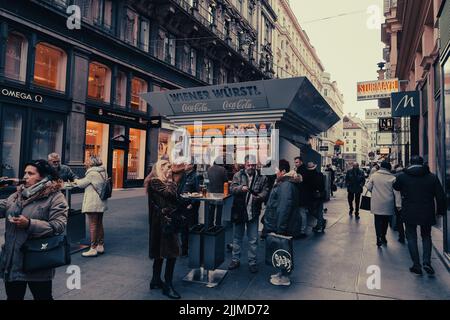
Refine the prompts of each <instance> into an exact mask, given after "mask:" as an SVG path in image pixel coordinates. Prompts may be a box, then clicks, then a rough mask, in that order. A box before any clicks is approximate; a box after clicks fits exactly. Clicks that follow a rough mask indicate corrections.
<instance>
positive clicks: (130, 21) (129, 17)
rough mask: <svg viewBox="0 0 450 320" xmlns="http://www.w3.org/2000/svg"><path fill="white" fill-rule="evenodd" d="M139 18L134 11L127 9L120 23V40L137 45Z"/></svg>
mask: <svg viewBox="0 0 450 320" xmlns="http://www.w3.org/2000/svg"><path fill="white" fill-rule="evenodd" d="M138 27H139V18H138V15H137V13H136V12H134V11H133V10H130V9H127V11H126V14H125V16H124V20H123V25H122V40H124V41H125V42H128V43H130V44H132V45H133V46H136V45H137V41H138Z"/></svg>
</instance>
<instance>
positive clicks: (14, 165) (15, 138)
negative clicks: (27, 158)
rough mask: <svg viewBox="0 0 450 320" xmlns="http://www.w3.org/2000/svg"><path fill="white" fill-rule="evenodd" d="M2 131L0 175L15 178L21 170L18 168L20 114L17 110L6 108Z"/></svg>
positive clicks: (20, 134) (20, 132)
mask: <svg viewBox="0 0 450 320" xmlns="http://www.w3.org/2000/svg"><path fill="white" fill-rule="evenodd" d="M2 131H3V132H0V134H3V140H2V160H1V164H2V168H3V170H1V169H2V168H0V175H2V176H6V177H13V178H17V177H19V176H21V174H22V172H21V171H20V168H19V160H20V149H21V137H22V115H21V114H20V113H18V112H17V111H12V110H6V111H5V113H4V116H3V124H2Z"/></svg>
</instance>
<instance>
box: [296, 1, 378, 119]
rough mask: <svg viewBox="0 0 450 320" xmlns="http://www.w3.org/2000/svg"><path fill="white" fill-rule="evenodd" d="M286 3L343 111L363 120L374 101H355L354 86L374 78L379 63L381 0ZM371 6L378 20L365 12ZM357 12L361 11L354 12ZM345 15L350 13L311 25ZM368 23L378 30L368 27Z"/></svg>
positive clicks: (375, 104) (374, 104)
mask: <svg viewBox="0 0 450 320" xmlns="http://www.w3.org/2000/svg"><path fill="white" fill-rule="evenodd" d="M290 4H291V8H292V10H293V11H294V13H295V15H296V16H297V19H298V20H299V22H300V25H301V27H302V28H303V29H304V30H305V31H306V33H307V34H308V37H309V39H310V41H311V43H312V45H313V46H314V47H315V48H316V51H317V53H318V56H319V58H320V60H321V61H322V64H323V65H324V67H325V71H327V72H329V73H330V74H331V79H332V81H333V80H334V81H337V83H338V87H339V89H340V90H341V92H342V93H343V94H344V101H345V104H344V112H345V113H346V114H347V113H348V112H351V113H356V112H357V113H358V116H360V117H361V118H362V119H364V115H365V113H364V110H365V109H369V108H377V101H376V100H373V101H368V102H357V101H356V83H357V82H358V81H369V80H375V79H377V72H376V71H377V69H378V68H377V63H378V62H380V61H382V48H383V47H384V45H383V44H382V42H381V30H380V27H379V26H378V23H377V21H380V20H379V19H383V21H384V17H383V0H339V1H336V0H315V1H311V0H290ZM371 6H376V7H377V8H378V11H379V13H380V15H381V16H380V17H379V19H377V18H376V16H374V15H373V14H371V13H367V10H368V9H369V8H370V7H371ZM358 11H363V12H359V13H355V12H358ZM372 12H373V11H372ZM347 13H351V14H349V15H344V16H340V17H335V18H331V19H328V20H322V21H315V22H311V21H314V20H318V19H323V18H328V17H332V16H337V15H341V14H347ZM375 19H376V20H375ZM368 22H369V25H371V26H375V25H377V26H378V28H376V29H375V28H373V27H372V28H370V27H369V26H368Z"/></svg>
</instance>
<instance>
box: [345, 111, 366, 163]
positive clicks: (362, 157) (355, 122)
mask: <svg viewBox="0 0 450 320" xmlns="http://www.w3.org/2000/svg"><path fill="white" fill-rule="evenodd" d="M343 123H344V135H343V137H344V143H345V144H344V146H343V148H344V149H343V151H342V154H343V158H344V160H345V164H346V167H347V168H349V167H350V166H351V165H352V163H353V162H357V163H359V165H360V166H365V165H367V164H368V150H369V141H370V139H369V134H368V131H367V128H366V126H365V125H364V123H363V122H362V120H361V119H359V118H357V117H352V116H347V115H346V116H344V118H343Z"/></svg>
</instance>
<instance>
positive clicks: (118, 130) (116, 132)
mask: <svg viewBox="0 0 450 320" xmlns="http://www.w3.org/2000/svg"><path fill="white" fill-rule="evenodd" d="M124 137H125V127H124V126H119V125H114V126H113V137H112V139H113V140H116V141H125V139H124Z"/></svg>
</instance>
